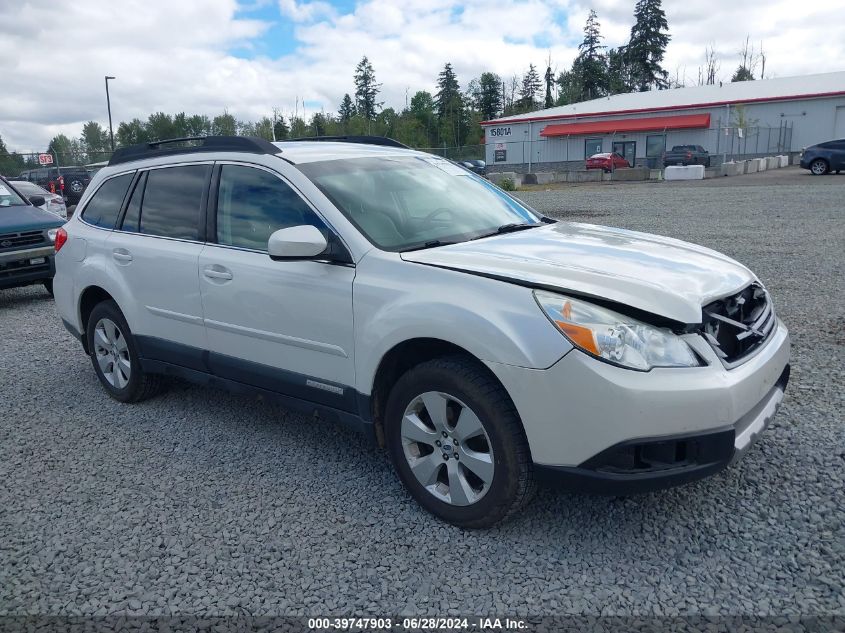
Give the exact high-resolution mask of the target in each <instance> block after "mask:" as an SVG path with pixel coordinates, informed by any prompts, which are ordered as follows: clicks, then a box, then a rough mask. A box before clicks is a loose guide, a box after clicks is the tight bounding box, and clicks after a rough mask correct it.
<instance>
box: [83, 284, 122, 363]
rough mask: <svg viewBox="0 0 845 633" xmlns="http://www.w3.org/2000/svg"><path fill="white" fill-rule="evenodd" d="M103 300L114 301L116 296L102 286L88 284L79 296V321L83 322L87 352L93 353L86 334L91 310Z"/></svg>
mask: <svg viewBox="0 0 845 633" xmlns="http://www.w3.org/2000/svg"><path fill="white" fill-rule="evenodd" d="M103 301H114V297H112V296H111V295H110V294H109V293H108V292H106V291H105V290H104V289H103V288H101V287H100V286H88V287H87V288H86V289H85V290H83V291H82V294H80V296H79V318H80V321H79V322H80V323H81V324H82V345H83V347H84V348H85V353H86V354H90V353H91V350H89V349H88V336H87V335H86V332H87V331H88V319H89V318H90V317H91V312H92V311H93V310H94V308H95V307H96V306H97V304H99V303H102V302H103ZM115 303H117V302H115ZM118 308H119V306H118Z"/></svg>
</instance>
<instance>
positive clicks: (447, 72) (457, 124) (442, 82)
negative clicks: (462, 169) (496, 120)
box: [434, 62, 466, 146]
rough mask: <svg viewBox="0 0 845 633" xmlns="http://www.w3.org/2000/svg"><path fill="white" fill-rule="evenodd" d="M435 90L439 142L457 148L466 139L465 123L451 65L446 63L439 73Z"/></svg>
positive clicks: (459, 92) (460, 97) (462, 106)
mask: <svg viewBox="0 0 845 633" xmlns="http://www.w3.org/2000/svg"><path fill="white" fill-rule="evenodd" d="M437 88H438V90H437V94H435V95H434V107H435V110H436V112H437V120H438V123H439V127H440V140H441V142H443V143H448V144H450V145H453V146H458V145H460V144H461V139H463V138H465V137H466V134H465V132H466V121H465V117H464V103H463V97H462V95H461V86H460V84H459V83H458V77H457V75H455V71H454V70H453V69H452V64H450V63H448V62H447V63H446V65H445V66H444V67H443V70H442V71H440V74H439V75H438V76H437Z"/></svg>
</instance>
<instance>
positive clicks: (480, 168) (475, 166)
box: [459, 160, 487, 176]
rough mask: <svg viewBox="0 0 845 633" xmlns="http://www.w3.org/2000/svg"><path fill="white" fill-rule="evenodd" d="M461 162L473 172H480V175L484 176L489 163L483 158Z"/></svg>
mask: <svg viewBox="0 0 845 633" xmlns="http://www.w3.org/2000/svg"><path fill="white" fill-rule="evenodd" d="M459 164H461V165H463V166H464V167H466V168H467V169H469V170H470V171H471V172H474V173H476V174H478V175H479V176H483V175H485V174H486V173H487V163H485V162H484V161H483V160H462V161H460V162H459Z"/></svg>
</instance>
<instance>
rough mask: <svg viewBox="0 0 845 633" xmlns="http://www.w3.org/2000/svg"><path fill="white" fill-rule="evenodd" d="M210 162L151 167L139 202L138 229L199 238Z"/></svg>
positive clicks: (185, 237) (147, 232)
mask: <svg viewBox="0 0 845 633" xmlns="http://www.w3.org/2000/svg"><path fill="white" fill-rule="evenodd" d="M210 173H211V165H179V166H178V167H165V168H163V169H151V170H150V171H149V173H148V174H147V186H146V187H145V188H144V199H143V204H142V205H141V221H140V232H141V233H145V234H147V235H159V236H161V237H172V238H177V239H183V240H198V239H199V236H200V231H199V226H200V211H201V209H202V201H203V192H205V191H206V187H207V184H208V177H209V175H210Z"/></svg>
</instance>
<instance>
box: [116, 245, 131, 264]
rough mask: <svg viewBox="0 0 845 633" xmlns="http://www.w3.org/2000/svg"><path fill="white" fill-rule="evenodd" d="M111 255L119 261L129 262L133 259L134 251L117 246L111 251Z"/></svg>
mask: <svg viewBox="0 0 845 633" xmlns="http://www.w3.org/2000/svg"><path fill="white" fill-rule="evenodd" d="M111 256H112V257H113V258H114V259H115V261H118V262H126V263H127V264H128V263H129V262H131V261H132V253H130V252H129V251H127V250H126V249H125V248H116V249H114V250H113V251H112V252H111Z"/></svg>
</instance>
